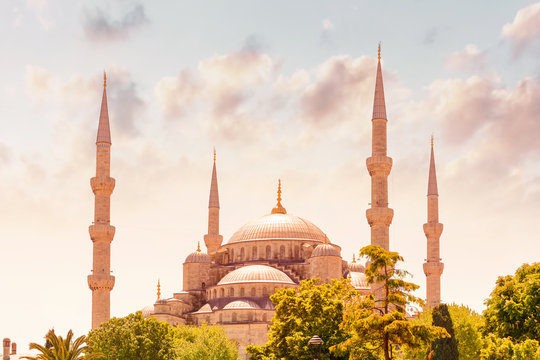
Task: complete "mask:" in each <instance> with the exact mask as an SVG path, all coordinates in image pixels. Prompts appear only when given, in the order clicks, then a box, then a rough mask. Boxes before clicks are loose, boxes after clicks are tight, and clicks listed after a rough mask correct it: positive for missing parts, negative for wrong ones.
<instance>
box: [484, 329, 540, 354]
mask: <svg viewBox="0 0 540 360" xmlns="http://www.w3.org/2000/svg"><path fill="white" fill-rule="evenodd" d="M480 359H481V360H540V346H539V343H538V341H536V340H530V339H527V340H525V341H522V342H515V341H514V340H512V339H511V338H504V339H501V338H498V337H496V336H495V335H493V334H490V335H489V336H488V337H487V338H486V346H485V347H484V349H482V351H481V355H480Z"/></svg>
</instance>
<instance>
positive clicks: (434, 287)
mask: <svg viewBox="0 0 540 360" xmlns="http://www.w3.org/2000/svg"><path fill="white" fill-rule="evenodd" d="M442 231H443V224H441V223H440V222H439V192H438V191H437V175H436V173H435V156H434V153H433V136H432V137H431V160H430V162H429V180H428V193H427V223H426V224H424V233H425V234H426V238H427V259H426V262H425V263H424V274H426V303H427V305H428V306H429V307H431V308H433V307H435V306H437V305H439V303H440V302H441V274H442V272H443V269H444V264H443V263H442V262H441V258H440V251H439V238H440V237H441V233H442Z"/></svg>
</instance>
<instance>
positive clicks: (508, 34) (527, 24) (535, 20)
mask: <svg viewBox="0 0 540 360" xmlns="http://www.w3.org/2000/svg"><path fill="white" fill-rule="evenodd" d="M502 36H503V37H504V38H507V39H510V40H512V41H514V43H515V45H516V46H517V47H518V50H521V48H523V47H524V46H526V45H527V44H528V43H529V42H530V41H531V40H532V39H535V38H537V37H538V36H540V2H537V3H535V4H532V5H529V6H527V7H525V8H523V9H520V10H519V11H518V12H517V13H516V16H515V17H514V20H513V21H512V22H511V23H507V24H505V25H504V26H503V28H502Z"/></svg>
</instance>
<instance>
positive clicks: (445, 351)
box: [428, 304, 459, 360]
mask: <svg viewBox="0 0 540 360" xmlns="http://www.w3.org/2000/svg"><path fill="white" fill-rule="evenodd" d="M433 325H434V326H440V327H442V328H445V329H446V331H447V332H448V334H450V337H447V338H441V339H437V340H435V341H433V342H432V343H431V349H430V351H429V352H428V358H429V359H430V360H458V359H459V352H458V347H457V341H456V337H455V335H454V325H453V324H452V318H451V317H450V312H449V311H448V306H447V305H446V304H440V305H438V306H436V307H434V308H433Z"/></svg>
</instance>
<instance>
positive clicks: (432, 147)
mask: <svg viewBox="0 0 540 360" xmlns="http://www.w3.org/2000/svg"><path fill="white" fill-rule="evenodd" d="M431 148H432V149H433V134H431Z"/></svg>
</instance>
